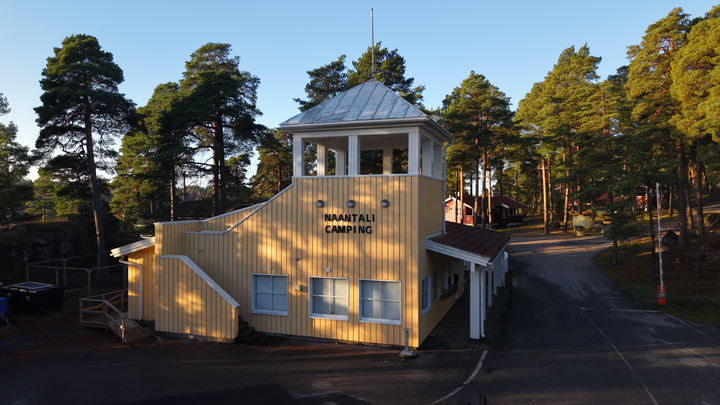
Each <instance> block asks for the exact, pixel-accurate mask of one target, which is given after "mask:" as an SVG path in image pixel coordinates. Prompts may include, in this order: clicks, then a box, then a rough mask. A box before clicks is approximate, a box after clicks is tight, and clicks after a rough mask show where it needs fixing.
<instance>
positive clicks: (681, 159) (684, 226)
mask: <svg viewBox="0 0 720 405" xmlns="http://www.w3.org/2000/svg"><path fill="white" fill-rule="evenodd" d="M676 146H677V160H678V185H677V189H678V225H680V246H682V247H683V248H685V247H686V246H687V243H688V220H687V207H688V203H687V198H686V194H685V188H686V187H687V159H686V158H685V147H684V146H683V142H682V139H678V140H677V145H676Z"/></svg>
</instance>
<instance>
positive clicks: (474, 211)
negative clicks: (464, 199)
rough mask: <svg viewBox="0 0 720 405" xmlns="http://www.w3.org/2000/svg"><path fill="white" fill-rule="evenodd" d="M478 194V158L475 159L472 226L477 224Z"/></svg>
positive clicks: (478, 211)
mask: <svg viewBox="0 0 720 405" xmlns="http://www.w3.org/2000/svg"><path fill="white" fill-rule="evenodd" d="M478 194H480V159H476V160H475V207H474V208H473V226H478V213H480V212H481V211H482V210H481V209H479V208H478Z"/></svg>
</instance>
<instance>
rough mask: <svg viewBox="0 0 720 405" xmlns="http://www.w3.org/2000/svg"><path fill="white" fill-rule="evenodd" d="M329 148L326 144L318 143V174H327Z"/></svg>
mask: <svg viewBox="0 0 720 405" xmlns="http://www.w3.org/2000/svg"><path fill="white" fill-rule="evenodd" d="M327 161H328V159H327V148H325V145H319V144H318V145H317V175H318V176H327Z"/></svg>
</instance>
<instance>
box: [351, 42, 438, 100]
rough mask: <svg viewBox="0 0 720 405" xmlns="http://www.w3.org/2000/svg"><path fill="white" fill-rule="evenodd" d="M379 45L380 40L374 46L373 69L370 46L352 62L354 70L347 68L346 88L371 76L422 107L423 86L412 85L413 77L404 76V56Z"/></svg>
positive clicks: (380, 43)
mask: <svg viewBox="0 0 720 405" xmlns="http://www.w3.org/2000/svg"><path fill="white" fill-rule="evenodd" d="M381 45H382V42H378V43H377V44H375V47H374V48H375V66H374V70H373V66H371V65H372V52H373V50H372V49H370V48H368V50H367V51H365V53H363V54H362V56H360V58H359V59H358V60H357V61H355V62H353V63H352V65H353V68H354V70H353V69H350V70H348V76H347V78H348V88H350V87H353V86H357V85H358V84H360V83H363V82H366V81H368V80H369V79H371V78H373V79H375V80H377V81H379V82H380V83H382V84H383V85H384V86H385V87H387V88H389V89H390V90H392V91H394V92H396V93H397V94H398V95H400V97H402V98H404V99H405V101H407V102H408V103H410V104H412V105H414V106H417V107H422V99H423V97H422V92H423V91H424V90H425V86H416V87H412V86H413V82H414V81H415V79H413V78H412V77H408V78H406V77H405V58H403V57H402V56H400V54H399V53H398V50H397V49H393V50H392V51H389V50H388V49H387V48H380V46H381Z"/></svg>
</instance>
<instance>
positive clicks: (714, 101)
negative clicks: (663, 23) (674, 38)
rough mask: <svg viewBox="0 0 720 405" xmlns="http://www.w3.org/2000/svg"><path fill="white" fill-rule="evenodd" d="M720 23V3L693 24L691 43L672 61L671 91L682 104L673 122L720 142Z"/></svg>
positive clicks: (691, 132) (688, 130) (698, 134)
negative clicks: (719, 130) (719, 131)
mask: <svg viewBox="0 0 720 405" xmlns="http://www.w3.org/2000/svg"><path fill="white" fill-rule="evenodd" d="M719 23H720V6H715V7H714V8H713V9H712V10H710V11H709V12H708V13H707V15H706V16H705V18H704V19H702V20H701V21H700V22H698V23H697V24H696V25H694V26H693V27H692V30H691V31H690V32H689V33H688V34H687V39H686V41H687V46H682V47H680V49H679V50H678V51H677V53H676V54H675V57H674V58H673V59H672V61H671V63H670V79H671V80H672V82H671V85H670V90H671V94H672V96H674V98H675V99H676V100H678V102H679V103H680V113H679V114H677V115H675V116H673V117H671V118H670V122H671V123H673V124H675V125H676V126H677V127H678V128H679V129H680V130H682V131H684V132H686V133H687V134H688V135H689V136H692V137H699V136H701V135H710V136H712V137H713V140H714V141H715V142H718V141H720V134H719V133H718V128H720V53H719V49H720V24H719ZM681 40H682V39H680V40H678V41H681ZM665 77H666V76H665Z"/></svg>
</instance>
